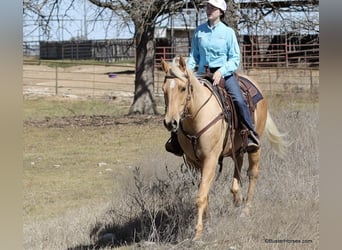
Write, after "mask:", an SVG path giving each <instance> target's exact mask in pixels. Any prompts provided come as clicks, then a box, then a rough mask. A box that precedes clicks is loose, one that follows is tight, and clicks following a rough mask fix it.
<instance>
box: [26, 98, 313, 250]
mask: <svg viewBox="0 0 342 250" xmlns="http://www.w3.org/2000/svg"><path fill="white" fill-rule="evenodd" d="M269 104H270V110H271V113H272V117H273V118H274V120H275V122H276V123H277V125H278V127H279V129H280V130H281V131H283V132H287V133H288V139H289V140H290V141H291V142H292V144H291V147H290V148H289V152H288V155H287V159H286V160H281V159H279V158H277V156H276V155H275V154H274V153H273V152H272V151H271V149H270V146H269V144H268V143H267V142H264V141H263V147H264V149H263V151H262V162H261V166H260V177H259V180H258V183H257V188H256V193H255V198H254V206H253V209H252V215H251V216H250V217H247V218H240V217H239V215H240V208H235V207H234V206H233V205H232V197H231V194H230V192H229V188H230V185H231V181H232V172H233V165H232V161H231V159H225V161H224V169H223V173H222V175H221V177H220V179H219V180H218V181H217V182H215V183H214V185H213V188H212V190H211V193H210V206H211V215H212V217H211V222H210V223H209V222H207V223H206V231H205V234H204V239H203V242H200V243H197V244H194V243H192V242H190V241H189V240H188V239H190V238H191V237H192V236H193V227H194V224H195V221H194V216H195V196H196V191H197V185H196V183H197V180H196V179H195V180H194V179H193V176H192V175H189V173H188V172H186V171H185V172H182V171H180V169H181V168H180V166H181V163H182V160H181V159H180V158H178V157H175V156H172V155H170V154H168V153H166V152H165V150H164V149H163V146H164V142H165V141H166V139H167V138H168V136H169V135H168V132H167V131H166V130H165V129H164V128H163V126H162V125H161V124H156V123H153V122H148V123H142V124H126V125H112V126H102V127H101V126H100V127H91V126H88V127H77V126H76V127H70V126H69V127H64V128H57V127H44V126H41V127H36V126H33V125H30V124H25V125H24V133H23V142H24V152H23V153H24V157H23V158H24V164H23V172H24V175H23V176H24V178H23V194H24V205H23V206H24V243H23V247H24V249H95V248H96V247H98V248H97V249H113V248H115V247H117V248H119V249H137V248H141V249H229V248H230V249H318V244H319V235H318V215H319V213H318V209H319V207H318V206H319V192H318V132H317V131H318V102H317V100H316V99H315V98H313V99H311V98H309V99H305V100H303V99H299V98H298V97H295V96H287V97H285V98H279V97H278V98H270V100H269ZM69 109H70V110H72V111H73V112H70V110H69ZM125 110H126V108H125V107H124V108H119V107H117V105H116V103H114V102H108V101H105V100H82V101H79V100H78V101H76V100H73V101H71V100H58V99H55V100H47V99H35V100H24V114H23V116H24V119H25V120H26V121H27V120H35V119H42V118H44V117H55V118H57V119H59V118H61V117H62V116H69V117H72V116H74V115H94V114H97V115H98V114H104V115H112V116H120V115H121V114H124V113H125ZM127 110H128V109H127ZM99 163H102V164H103V163H106V164H107V165H101V164H99ZM246 168H247V166H246V164H245V165H244V168H243V169H244V171H243V173H242V174H243V188H242V194H245V193H246V188H247V186H248V178H247V176H246V171H245V170H246ZM106 169H111V171H110V170H107V171H106ZM183 170H184V169H183ZM193 181H194V182H195V185H193ZM114 238H115V240H114ZM108 239H109V240H108ZM267 240H301V241H302V240H307V241H308V242H307V243H302V242H301V244H299V243H269V242H268V243H266V241H267Z"/></svg>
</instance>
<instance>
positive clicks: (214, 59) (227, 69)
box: [187, 22, 240, 77]
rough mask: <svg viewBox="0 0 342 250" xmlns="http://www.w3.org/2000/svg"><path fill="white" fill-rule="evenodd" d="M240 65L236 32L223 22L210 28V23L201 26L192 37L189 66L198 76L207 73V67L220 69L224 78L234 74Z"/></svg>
mask: <svg viewBox="0 0 342 250" xmlns="http://www.w3.org/2000/svg"><path fill="white" fill-rule="evenodd" d="M239 64H240V48H239V44H238V42H237V38H236V35H235V32H234V30H233V29H232V28H230V27H228V26H227V25H225V24H224V23H222V22H218V23H217V24H216V25H215V26H213V27H210V26H209V23H208V22H206V23H203V24H201V25H199V26H198V27H197V28H196V30H195V32H194V35H193V37H192V46H191V50H190V55H189V58H188V60H187V66H188V67H189V68H190V69H192V70H194V68H195V66H196V65H198V71H197V73H198V74H202V73H205V67H204V66H209V68H218V67H219V69H218V70H219V71H220V72H221V75H222V77H225V76H229V75H231V74H233V72H234V71H235V70H237V69H238V67H239Z"/></svg>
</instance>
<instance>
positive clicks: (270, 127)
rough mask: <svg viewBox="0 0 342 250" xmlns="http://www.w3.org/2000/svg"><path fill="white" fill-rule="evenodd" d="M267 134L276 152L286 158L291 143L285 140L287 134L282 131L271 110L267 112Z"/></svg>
mask: <svg viewBox="0 0 342 250" xmlns="http://www.w3.org/2000/svg"><path fill="white" fill-rule="evenodd" d="M265 134H266V137H267V139H268V140H269V141H270V143H271V146H272V148H273V149H274V150H275V151H276V153H277V154H278V155H279V156H280V157H281V158H284V156H285V155H286V151H287V147H288V146H289V143H288V142H287V141H286V140H285V136H286V134H283V133H280V132H279V130H278V128H277V126H276V125H275V123H274V121H273V120H272V117H271V115H270V113H269V112H267V119H266V128H265Z"/></svg>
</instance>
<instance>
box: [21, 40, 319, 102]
mask: <svg viewBox="0 0 342 250" xmlns="http://www.w3.org/2000/svg"><path fill="white" fill-rule="evenodd" d="M129 44H130V45H129ZM131 45H132V44H131V43H130V42H129V41H116V42H108V41H107V42H106V41H91V42H89V41H88V42H83V43H81V42H79V41H71V42H70V41H69V42H66V43H61V42H55V43H45V42H44V43H42V42H35V43H33V42H24V43H23V51H24V58H25V60H24V65H23V92H24V94H25V95H31V94H43V95H57V96H60V95H62V96H87V97H99V96H109V97H111V98H118V97H120V98H125V97H127V98H132V97H133V94H134V81H135V68H134V63H135V57H134V55H135V52H134V50H133V48H132V46H131ZM188 51H189V46H175V47H171V46H157V47H156V49H155V75H154V88H155V95H156V96H160V95H161V85H162V82H163V80H164V73H163V72H162V71H161V70H160V69H161V67H160V60H161V57H163V58H166V59H168V60H170V61H171V59H172V58H174V57H175V56H179V55H183V56H187V55H188ZM241 55H242V56H241V57H242V63H241V68H242V69H243V71H244V72H245V73H247V74H248V75H249V76H252V77H254V78H255V79H257V80H258V82H259V83H261V84H262V85H263V89H264V90H266V91H269V92H272V93H273V92H309V93H317V92H318V85H319V44H318V43H312V44H298V43H297V44H293V43H292V44H289V43H287V42H284V43H265V44H262V43H257V44H253V43H252V44H243V45H242V46H241ZM43 58H56V59H54V60H51V59H50V60H47V59H43ZM124 62H126V63H124ZM128 62H130V63H128Z"/></svg>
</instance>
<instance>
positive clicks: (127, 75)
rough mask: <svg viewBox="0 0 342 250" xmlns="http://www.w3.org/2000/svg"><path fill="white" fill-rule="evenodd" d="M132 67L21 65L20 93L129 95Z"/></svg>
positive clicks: (157, 78)
mask: <svg viewBox="0 0 342 250" xmlns="http://www.w3.org/2000/svg"><path fill="white" fill-rule="evenodd" d="M162 77H163V73H162V72H160V71H156V73H155V91H156V94H157V95H158V93H160V83H161V80H162ZM134 78H135V69H134V65H132V64H123V65H113V66H102V65H78V66H71V67H57V66H56V65H54V66H47V65H28V64H24V65H23V94H24V95H25V96H32V95H43V96H51V95H56V94H57V95H59V96H63V97H71V98H78V97H98V96H111V97H123V98H125V97H126V98H131V97H133V93H134Z"/></svg>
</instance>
